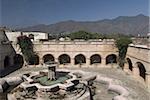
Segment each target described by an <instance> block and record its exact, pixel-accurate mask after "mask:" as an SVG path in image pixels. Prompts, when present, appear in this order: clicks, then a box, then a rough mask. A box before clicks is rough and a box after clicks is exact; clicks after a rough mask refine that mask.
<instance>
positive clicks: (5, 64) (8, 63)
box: [4, 56, 10, 68]
mask: <svg viewBox="0 0 150 100" xmlns="http://www.w3.org/2000/svg"><path fill="white" fill-rule="evenodd" d="M9 66H10V58H9V56H5V59H4V68H7V67H9Z"/></svg>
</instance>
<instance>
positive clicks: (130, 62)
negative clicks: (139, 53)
mask: <svg viewBox="0 0 150 100" xmlns="http://www.w3.org/2000/svg"><path fill="white" fill-rule="evenodd" d="M127 62H128V66H129V69H130V70H131V71H132V70H133V66H132V61H131V59H130V58H127Z"/></svg>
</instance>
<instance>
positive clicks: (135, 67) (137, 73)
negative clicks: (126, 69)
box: [133, 66, 139, 78]
mask: <svg viewBox="0 0 150 100" xmlns="http://www.w3.org/2000/svg"><path fill="white" fill-rule="evenodd" d="M133 75H134V77H135V78H138V77H139V68H138V67H137V66H133Z"/></svg>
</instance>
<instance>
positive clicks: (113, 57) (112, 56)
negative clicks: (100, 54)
mask: <svg viewBox="0 0 150 100" xmlns="http://www.w3.org/2000/svg"><path fill="white" fill-rule="evenodd" d="M111 63H117V56H116V55H115V54H109V55H107V57H106V64H111Z"/></svg>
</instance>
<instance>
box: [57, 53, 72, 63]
mask: <svg viewBox="0 0 150 100" xmlns="http://www.w3.org/2000/svg"><path fill="white" fill-rule="evenodd" d="M58 61H59V64H67V63H70V62H71V58H70V56H69V55H67V54H62V55H60V56H59V57H58Z"/></svg>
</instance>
